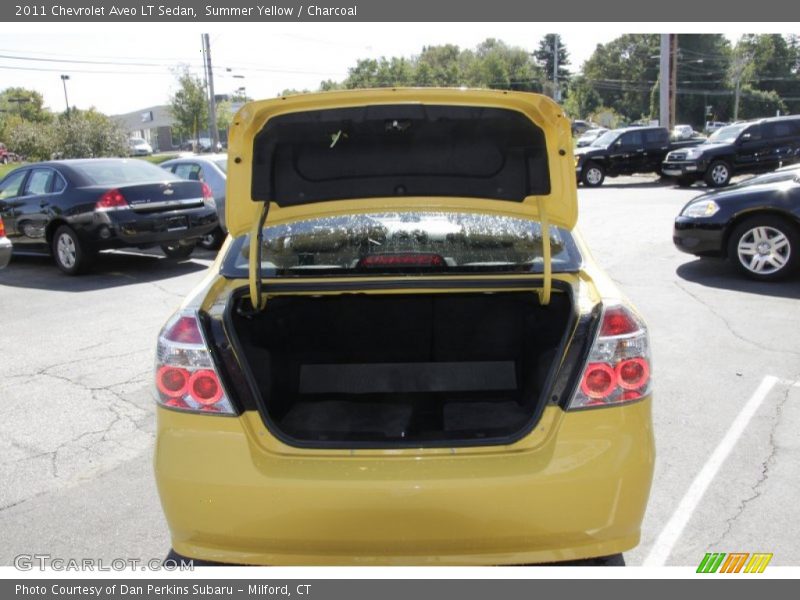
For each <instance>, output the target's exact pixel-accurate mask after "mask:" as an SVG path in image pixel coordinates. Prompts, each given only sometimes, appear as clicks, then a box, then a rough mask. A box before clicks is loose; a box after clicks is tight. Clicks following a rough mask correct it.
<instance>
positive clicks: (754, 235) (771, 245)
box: [736, 225, 792, 275]
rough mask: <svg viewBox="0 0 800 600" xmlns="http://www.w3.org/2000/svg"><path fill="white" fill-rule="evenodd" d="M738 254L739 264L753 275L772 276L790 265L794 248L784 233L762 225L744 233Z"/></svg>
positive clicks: (737, 250)
mask: <svg viewBox="0 0 800 600" xmlns="http://www.w3.org/2000/svg"><path fill="white" fill-rule="evenodd" d="M736 252H737V255H738V257H739V262H740V263H741V264H742V266H743V267H744V268H745V269H747V270H748V271H750V272H751V273H755V274H756V275H771V274H773V273H777V272H778V271H780V270H781V269H783V268H784V267H785V266H786V265H787V264H788V262H789V259H790V258H791V255H792V246H791V244H790V243H789V239H788V238H787V237H786V234H784V233H783V232H782V231H780V230H779V229H776V228H774V227H769V226H765V225H762V226H758V227H753V228H752V229H748V230H747V231H745V232H744V234H743V235H742V236H741V237H740V238H739V242H738V245H737V247H736Z"/></svg>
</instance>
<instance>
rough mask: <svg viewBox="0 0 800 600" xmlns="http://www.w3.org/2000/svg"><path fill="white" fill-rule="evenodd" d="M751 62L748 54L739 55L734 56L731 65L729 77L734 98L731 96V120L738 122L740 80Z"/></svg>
mask: <svg viewBox="0 0 800 600" xmlns="http://www.w3.org/2000/svg"><path fill="white" fill-rule="evenodd" d="M752 60H753V57H752V55H750V54H747V53H745V54H739V55H738V56H734V58H733V64H732V65H731V75H732V79H733V82H734V89H735V91H734V96H733V120H734V121H738V120H739V97H740V96H741V94H742V79H743V78H744V73H745V71H746V70H747V66H748V65H749V64H750V61H752Z"/></svg>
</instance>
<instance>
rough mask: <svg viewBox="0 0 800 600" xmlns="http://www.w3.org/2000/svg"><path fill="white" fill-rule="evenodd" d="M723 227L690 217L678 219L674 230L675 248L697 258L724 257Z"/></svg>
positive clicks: (673, 240)
mask: <svg viewBox="0 0 800 600" xmlns="http://www.w3.org/2000/svg"><path fill="white" fill-rule="evenodd" d="M723 234H724V231H723V227H722V225H720V224H717V223H708V222H707V219H705V220H704V222H700V221H699V220H698V219H693V218H690V217H677V218H676V219H675V225H674V227H673V230H672V242H673V243H674V244H675V247H676V248H677V249H678V250H680V251H682V252H686V253H687V254H695V255H697V256H724V255H725V248H724V239H723Z"/></svg>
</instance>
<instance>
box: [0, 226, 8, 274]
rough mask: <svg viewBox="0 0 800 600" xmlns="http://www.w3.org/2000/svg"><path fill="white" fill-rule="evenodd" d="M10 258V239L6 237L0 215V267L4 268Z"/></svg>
mask: <svg viewBox="0 0 800 600" xmlns="http://www.w3.org/2000/svg"><path fill="white" fill-rule="evenodd" d="M10 260H11V240H9V239H8V238H7V237H6V226H5V224H4V223H3V217H0V269H4V268H5V267H6V266H7V265H8V261H10Z"/></svg>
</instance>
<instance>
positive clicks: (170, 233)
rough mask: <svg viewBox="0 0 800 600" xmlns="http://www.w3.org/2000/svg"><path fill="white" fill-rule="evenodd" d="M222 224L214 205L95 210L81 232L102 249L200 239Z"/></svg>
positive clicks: (83, 236)
mask: <svg viewBox="0 0 800 600" xmlns="http://www.w3.org/2000/svg"><path fill="white" fill-rule="evenodd" d="M218 225H219V219H218V218H217V213H216V211H215V210H214V209H213V208H206V207H202V208H196V209H190V210H186V209H184V210H175V211H164V212H153V213H137V212H135V211H133V210H119V211H109V212H98V213H94V215H93V217H92V221H91V222H90V223H86V224H85V225H83V226H82V227H80V228H79V229H78V234H79V235H80V236H81V238H82V239H83V240H84V241H86V242H87V243H88V244H90V245H91V246H92V247H93V248H95V249H97V250H102V249H109V248H123V247H127V246H153V245H158V244H164V243H170V242H176V241H179V240H196V239H199V238H201V237H203V236H204V235H206V234H208V233H211V232H212V231H213V230H214V229H215V228H216V227H217V226H218Z"/></svg>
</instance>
